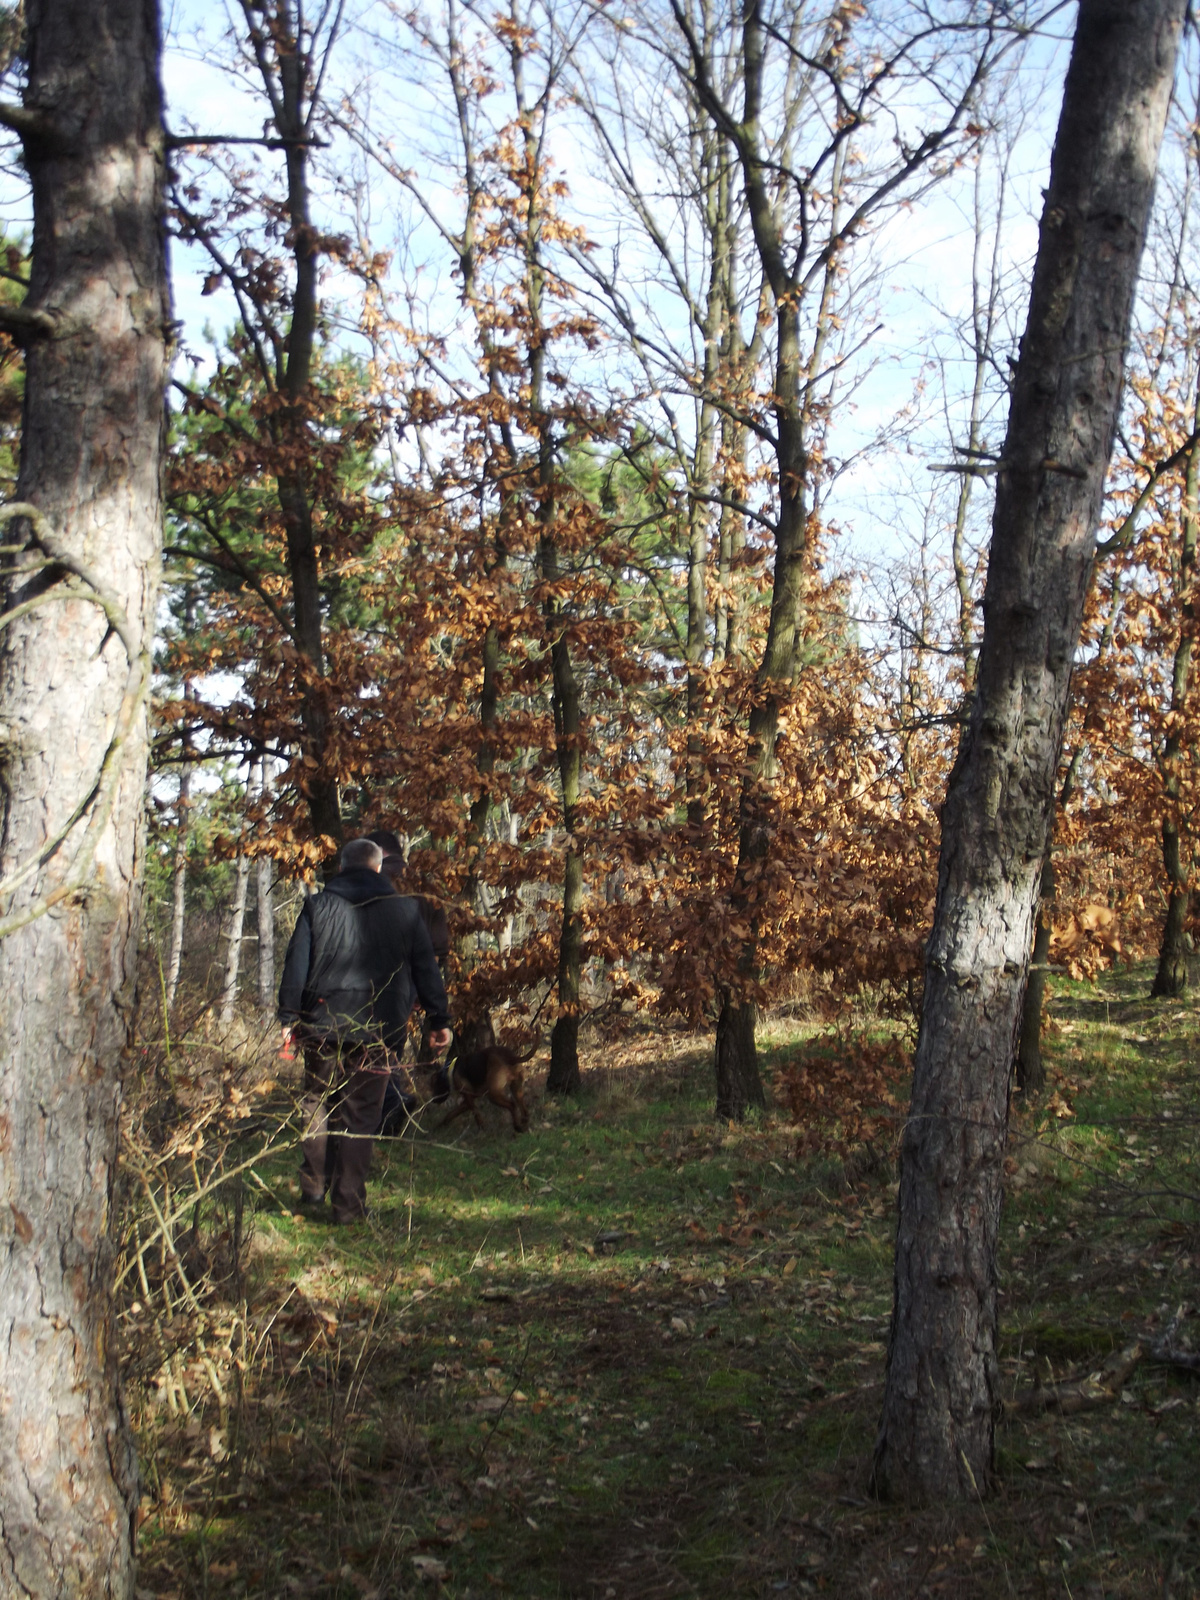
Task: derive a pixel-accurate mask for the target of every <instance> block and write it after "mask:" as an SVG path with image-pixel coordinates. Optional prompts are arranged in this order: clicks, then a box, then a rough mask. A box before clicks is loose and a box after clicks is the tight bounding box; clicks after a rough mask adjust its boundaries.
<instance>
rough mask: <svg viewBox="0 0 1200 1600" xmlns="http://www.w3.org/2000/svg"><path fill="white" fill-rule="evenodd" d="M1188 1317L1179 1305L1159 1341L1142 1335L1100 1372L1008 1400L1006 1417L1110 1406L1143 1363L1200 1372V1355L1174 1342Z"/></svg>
mask: <svg viewBox="0 0 1200 1600" xmlns="http://www.w3.org/2000/svg"><path fill="white" fill-rule="evenodd" d="M1186 1315H1187V1307H1186V1306H1180V1307H1179V1309H1178V1310H1177V1311H1176V1313H1175V1315H1174V1316H1173V1317H1172V1318H1171V1320H1170V1322H1169V1323H1168V1324H1167V1326H1166V1327H1165V1328H1164V1329H1163V1331H1162V1333H1161V1334H1160V1335H1159V1337H1158V1338H1157V1339H1151V1338H1150V1336H1149V1335H1148V1334H1147V1335H1143V1337H1142V1338H1140V1339H1139V1340H1138V1341H1137V1343H1136V1344H1131V1345H1127V1346H1126V1347H1125V1349H1124V1350H1118V1351H1115V1352H1114V1353H1113V1354H1112V1355H1111V1356H1109V1358H1108V1360H1107V1361H1106V1362H1105V1363H1104V1365H1103V1366H1102V1367H1101V1368H1100V1370H1099V1371H1098V1372H1075V1373H1072V1374H1071V1376H1070V1377H1067V1378H1063V1379H1061V1380H1060V1381H1059V1382H1058V1383H1050V1384H1045V1385H1042V1384H1039V1385H1037V1386H1036V1387H1035V1388H1033V1389H1031V1390H1030V1391H1029V1393H1028V1394H1023V1395H1017V1396H1015V1397H1014V1398H1013V1399H1012V1400H1006V1401H1005V1402H1004V1416H1005V1417H1029V1416H1036V1415H1037V1414H1038V1412H1041V1411H1061V1412H1063V1413H1064V1414H1069V1413H1071V1412H1073V1411H1087V1410H1089V1409H1090V1408H1091V1407H1092V1406H1103V1405H1109V1404H1111V1403H1112V1401H1114V1400H1117V1399H1119V1398H1120V1395H1121V1390H1122V1388H1123V1387H1124V1386H1125V1384H1126V1382H1127V1381H1128V1379H1129V1377H1130V1375H1131V1373H1132V1372H1133V1370H1134V1368H1135V1367H1136V1366H1137V1365H1138V1364H1139V1362H1142V1361H1154V1362H1157V1363H1158V1365H1159V1366H1164V1367H1174V1368H1175V1369H1176V1370H1177V1371H1179V1372H1196V1373H1200V1352H1197V1351H1195V1350H1181V1349H1180V1348H1179V1347H1178V1345H1176V1343H1175V1338H1176V1335H1177V1334H1178V1332H1179V1327H1180V1324H1181V1323H1182V1322H1183V1320H1184V1317H1185V1316H1186Z"/></svg>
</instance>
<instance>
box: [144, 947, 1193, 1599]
mask: <svg viewBox="0 0 1200 1600" xmlns="http://www.w3.org/2000/svg"><path fill="white" fill-rule="evenodd" d="M1148 983H1149V971H1148V970H1147V971H1143V970H1141V969H1133V970H1131V971H1129V972H1128V973H1121V974H1116V973H1110V974H1108V975H1106V976H1105V977H1104V978H1103V979H1102V980H1100V981H1098V982H1095V983H1073V982H1068V981H1066V980H1062V981H1057V982H1056V984H1055V991H1054V997H1053V1000H1052V1004H1051V1008H1050V1021H1049V1024H1048V1037H1047V1040H1046V1050H1047V1062H1048V1067H1049V1074H1050V1086H1049V1089H1048V1092H1047V1096H1046V1097H1045V1098H1044V1099H1043V1100H1042V1101H1041V1102H1040V1103H1039V1104H1038V1105H1036V1106H1035V1107H1033V1108H1031V1109H1029V1110H1022V1109H1019V1108H1018V1109H1015V1110H1014V1113H1013V1118H1012V1126H1011V1140H1010V1152H1009V1158H1008V1169H1009V1173H1008V1200H1007V1204H1006V1207H1005V1213H1004V1225H1003V1240H1002V1251H1001V1283H1002V1289H1003V1294H1002V1299H1001V1388H1002V1394H1003V1396H1004V1397H1005V1399H1006V1400H1007V1401H1012V1400H1013V1399H1014V1397H1024V1400H1023V1409H1021V1410H1020V1411H1018V1412H1016V1413H1014V1414H1012V1415H1010V1416H1008V1418H1007V1419H1006V1420H1005V1421H1004V1422H1003V1423H1002V1425H1001V1428H1000V1430H999V1433H998V1455H997V1463H996V1467H997V1472H996V1484H995V1487H994V1492H993V1494H992V1495H991V1496H990V1497H989V1498H987V1499H986V1500H985V1501H981V1502H980V1503H978V1504H976V1505H974V1506H968V1507H966V1508H949V1509H936V1508H935V1509H930V1510H926V1511H922V1512H913V1511H911V1510H905V1509H903V1508H900V1507H896V1506H881V1505H879V1504H877V1503H875V1502H874V1501H872V1500H870V1499H869V1498H868V1496H867V1490H866V1484H867V1479H868V1474H869V1469H870V1460H871V1451H872V1445H873V1434H874V1429H875V1426H876V1423H877V1420H878V1407H879V1394H880V1388H881V1384H882V1379H883V1369H884V1352H885V1340H886V1336H887V1327H888V1316H889V1310H890V1303H891V1281H890V1265H891V1251H892V1243H893V1233H894V1194H895V1183H894V1176H895V1175H894V1171H893V1167H892V1158H891V1155H890V1153H888V1151H886V1150H885V1149H884V1148H883V1147H882V1146H880V1147H879V1148H878V1149H877V1150H876V1151H875V1153H874V1154H873V1155H871V1154H864V1152H863V1150H862V1149H861V1148H860V1149H858V1150H857V1151H852V1152H851V1153H850V1154H849V1156H848V1157H847V1158H846V1159H842V1158H841V1157H840V1156H837V1155H835V1154H831V1153H829V1152H828V1151H826V1152H825V1153H822V1152H820V1151H817V1152H815V1153H813V1152H812V1151H811V1149H810V1146H811V1143H812V1141H811V1139H809V1138H807V1137H806V1134H808V1133H810V1132H811V1130H805V1129H800V1128H798V1127H797V1126H796V1125H794V1124H792V1123H789V1122H788V1121H787V1120H785V1118H784V1116H783V1115H782V1114H781V1113H780V1112H779V1111H777V1110H772V1111H769V1112H768V1114H767V1115H766V1117H765V1118H763V1119H761V1120H757V1121H751V1122H748V1123H746V1124H743V1125H740V1126H737V1127H735V1126H733V1125H727V1124H723V1123H720V1122H714V1121H713V1120H712V1118H711V1110H710V1107H711V1100H710V1099H709V1098H708V1096H709V1094H710V1088H711V1086H710V1072H711V1066H710V1059H709V1057H708V1056H707V1054H706V1053H705V1051H704V1049H703V1047H702V1045H701V1044H700V1042H699V1041H697V1040H696V1039H694V1038H691V1037H689V1036H686V1035H684V1034H672V1033H669V1032H665V1031H659V1032H645V1031H636V1030H633V1029H631V1030H630V1031H628V1032H627V1033H626V1034H625V1035H624V1036H623V1037H622V1038H620V1039H615V1038H612V1037H608V1038H604V1039H600V1038H597V1037H596V1036H595V1035H593V1036H592V1037H591V1039H590V1040H589V1042H588V1048H587V1050H586V1053H585V1072H584V1084H583V1090H582V1092H581V1093H580V1095H579V1096H577V1097H574V1098H572V1099H571V1100H569V1101H565V1102H556V1101H554V1100H550V1099H543V1098H542V1097H541V1095H540V1093H538V1092H537V1086H538V1079H537V1078H535V1079H534V1093H533V1095H532V1097H531V1098H532V1102H533V1106H534V1116H533V1123H532V1128H531V1132H530V1134H529V1135H528V1136H526V1137H523V1138H514V1136H513V1134H512V1132H511V1129H510V1128H509V1126H508V1124H507V1122H505V1121H502V1119H501V1118H500V1115H499V1113H495V1114H492V1115H490V1116H489V1118H488V1120H487V1125H486V1127H485V1129H484V1130H483V1132H480V1131H479V1130H477V1129H475V1128H474V1127H473V1125H468V1124H467V1123H466V1122H465V1121H460V1122H459V1123H457V1124H455V1125H454V1128H453V1130H451V1133H452V1137H448V1138H445V1139H444V1138H442V1137H441V1135H440V1133H439V1131H438V1129H437V1128H436V1126H433V1125H430V1126H428V1127H426V1128H423V1129H421V1130H420V1131H418V1133H417V1134H416V1137H415V1138H408V1139H404V1140H395V1141H390V1142H387V1143H382V1144H381V1145H380V1146H379V1148H378V1151H377V1160H376V1165H375V1168H374V1171H373V1178H372V1184H371V1199H372V1205H373V1215H372V1218H371V1220H370V1221H369V1222H368V1223H367V1224H365V1225H363V1226H360V1227H357V1228H352V1229H341V1230H337V1229H333V1228H330V1227H328V1226H326V1225H323V1224H321V1223H319V1222H313V1221H311V1220H309V1219H307V1218H305V1219H303V1220H301V1219H299V1218H298V1217H297V1216H295V1215H294V1214H293V1211H292V1207H293V1206H294V1205H295V1204H296V1193H297V1191H296V1189H295V1185H294V1180H293V1176H292V1172H293V1167H294V1156H293V1155H292V1153H291V1152H290V1151H289V1150H287V1149H284V1148H280V1147H278V1146H276V1147H275V1148H274V1150H273V1151H270V1152H268V1153H267V1154H266V1155H265V1156H264V1157H263V1158H262V1159H255V1160H254V1162H253V1165H252V1167H251V1168H249V1169H247V1172H248V1176H247V1177H246V1178H245V1179H243V1180H238V1179H236V1178H234V1179H230V1180H228V1181H227V1182H226V1183H225V1184H224V1186H223V1187H219V1188H217V1189H216V1190H215V1191H214V1192H213V1193H212V1195H211V1196H210V1198H208V1199H207V1200H206V1201H204V1202H203V1203H202V1205H201V1208H200V1211H199V1213H198V1214H194V1215H193V1230H192V1232H191V1233H190V1235H188V1236H187V1238H188V1240H190V1242H186V1241H185V1242H186V1248H185V1247H184V1243H180V1246H179V1249H180V1258H179V1261H180V1265H179V1268H178V1269H177V1270H175V1271H172V1270H170V1266H169V1263H168V1264H167V1266H168V1270H167V1272H166V1273H165V1282H166V1285H167V1287H166V1293H165V1299H164V1293H163V1282H162V1280H160V1279H157V1278H156V1277H155V1273H154V1271H153V1270H152V1269H151V1270H147V1272H146V1274H145V1278H144V1285H145V1287H144V1289H138V1290H136V1294H137V1298H135V1297H134V1296H135V1290H134V1288H133V1285H135V1284H136V1282H137V1278H138V1274H137V1272H136V1271H131V1272H130V1273H129V1275H128V1276H127V1277H126V1279H125V1289H124V1291H123V1293H124V1295H125V1299H124V1304H123V1308H122V1316H121V1327H122V1341H123V1349H124V1356H125V1372H126V1390H125V1392H126V1395H127V1397H128V1403H129V1406H130V1409H131V1413H132V1415H133V1418H134V1421H135V1424H136V1427H137V1431H138V1436H139V1444H140V1454H141V1460H142V1471H143V1481H144V1496H143V1507H142V1515H143V1518H144V1521H143V1526H142V1529H141V1551H142V1554H141V1559H140V1564H139V1577H138V1592H139V1594H140V1595H143V1596H155V1597H157V1600H176V1597H177V1600H184V1597H187V1600H192V1597H200V1596H217V1595H221V1596H225V1595H229V1596H235V1595H236V1596H243V1595H244V1596H247V1597H249V1596H262V1597H268V1596H270V1597H274V1596H284V1595H293V1594H295V1595H321V1596H329V1597H333V1596H337V1597H344V1600H350V1597H357V1596H371V1595H374V1596H376V1597H378V1600H385V1597H387V1596H401V1595H405V1596H407V1595H415V1594H424V1593H428V1594H434V1593H438V1594H441V1595H443V1596H445V1597H446V1600H466V1597H467V1596H483V1595H489V1594H508V1595H520V1596H526V1595H527V1596H531V1597H532V1596H538V1597H541V1596H547V1597H549V1596H563V1597H566V1596H571V1597H575V1596H579V1597H585V1596H586V1597H589V1600H590V1597H593V1596H594V1597H598V1600H599V1597H608V1600H627V1597H628V1600H632V1597H646V1600H649V1597H651V1596H654V1597H659V1596H661V1597H666V1596H693V1595H694V1596H707V1595H716V1594H720V1593H724V1594H737V1595H764V1596H765V1595H773V1594H787V1593H792V1594H797V1595H801V1594H828V1595H839V1596H860V1595H861V1596H864V1597H868V1596H870V1597H897V1600H898V1597H900V1596H919V1595H944V1596H965V1595H971V1596H981V1597H991V1596H996V1597H1001V1596H1018V1595H1019V1596H1026V1595H1028V1596H1049V1595H1055V1596H1057V1595H1063V1596H1075V1597H1079V1596H1084V1595H1087V1596H1096V1597H1099V1596H1101V1595H1103V1596H1106V1597H1115V1596H1147V1595H1151V1594H1155V1595H1164V1596H1166V1595H1170V1596H1173V1597H1175V1600H1184V1597H1186V1596H1192V1595H1196V1594H1200V1488H1198V1487H1197V1482H1196V1475H1195V1445H1194V1441H1195V1431H1196V1423H1197V1410H1198V1409H1200V1388H1198V1386H1197V1381H1196V1377H1195V1376H1194V1375H1192V1374H1188V1373H1187V1372H1185V1371H1181V1370H1177V1369H1175V1368H1172V1367H1171V1366H1169V1365H1165V1364H1162V1363H1160V1362H1158V1361H1156V1360H1154V1359H1153V1358H1152V1356H1151V1355H1149V1354H1147V1353H1146V1346H1147V1345H1150V1344H1153V1343H1154V1341H1155V1340H1157V1339H1161V1337H1162V1335H1163V1332H1164V1329H1165V1328H1166V1326H1167V1325H1168V1324H1170V1323H1171V1322H1172V1320H1173V1319H1175V1318H1176V1313H1177V1312H1178V1311H1179V1310H1180V1309H1181V1308H1182V1312H1183V1315H1182V1317H1181V1318H1180V1319H1179V1320H1177V1321H1176V1322H1175V1325H1174V1330H1173V1332H1172V1339H1173V1340H1174V1341H1175V1342H1176V1344H1177V1346H1178V1347H1183V1346H1186V1345H1187V1343H1188V1333H1189V1330H1190V1331H1191V1333H1192V1335H1193V1338H1194V1334H1195V1329H1196V1313H1197V1311H1198V1309H1200V1307H1198V1306H1197V1302H1198V1301H1200V1294H1198V1293H1197V1273H1198V1270H1200V1218H1198V1216H1197V1199H1198V1197H1200V1173H1198V1171H1197V1165H1198V1158H1200V1139H1198V1137H1197V1131H1198V1122H1197V1115H1196V1112H1195V1109H1194V1108H1195V1105H1196V1099H1197V1095H1196V1090H1197V1083H1196V1078H1197V1065H1196V1061H1195V1044H1196V1035H1197V1024H1198V1022H1200V1014H1198V1009H1197V1005H1196V1002H1195V1001H1194V1000H1193V999H1190V998H1188V999H1185V1000H1183V1001H1173V1002H1169V1003H1167V1004H1166V1005H1164V1004H1163V1003H1161V1002H1155V1003H1150V1002H1148V1001H1146V1000H1145V999H1144V998H1143V996H1144V995H1145V993H1146V992H1147V988H1148ZM871 1025H872V1026H873V1027H876V1028H880V1027H882V1026H884V1025H883V1024H879V1023H877V1022H872V1024H871ZM811 1031H812V1030H811V1029H810V1028H808V1027H806V1026H804V1025H803V1024H802V1023H801V1022H800V1021H797V1020H793V1019H788V1020H776V1021H775V1022H773V1023H770V1024H768V1025H767V1026H766V1027H765V1028H764V1039H763V1043H764V1052H763V1053H764V1064H765V1068H766V1077H767V1081H768V1085H769V1086H770V1087H771V1088H777V1087H778V1085H779V1084H780V1082H781V1074H782V1073H783V1072H784V1071H785V1068H786V1066H787V1063H788V1062H789V1060H791V1059H793V1058H794V1057H795V1056H796V1054H797V1053H798V1052H802V1051H803V1050H804V1048H805V1046H806V1042H807V1040H808V1039H809V1037H810V1035H811ZM187 1050H188V1046H187V1044H186V1043H184V1044H182V1045H181V1044H179V1043H178V1042H177V1043H176V1045H175V1047H174V1053H173V1056H172V1063H173V1065H172V1068H171V1070H172V1072H173V1073H175V1074H177V1075H178V1076H177V1077H176V1080H175V1081H176V1082H177V1083H178V1082H181V1081H183V1080H184V1077H185V1076H186V1069H185V1067H184V1066H183V1065H182V1063H184V1062H186V1060H187ZM142 1059H143V1060H144V1061H146V1060H149V1059H150V1058H149V1057H148V1056H143V1058H142ZM162 1066H163V1064H162V1063H161V1062H159V1063H157V1070H153V1069H152V1070H153V1075H154V1076H155V1078H156V1079H157V1078H158V1076H159V1073H160V1072H161V1070H162ZM218 1075H219V1074H218ZM285 1091H286V1085H281V1086H280V1087H277V1088H273V1089H271V1090H270V1091H269V1092H268V1093H267V1095H266V1096H264V1097H262V1098H260V1099H258V1100H257V1101H256V1100H255V1099H254V1097H253V1096H252V1095H248V1096H247V1101H246V1104H250V1103H253V1104H254V1105H255V1110H254V1111H253V1113H252V1114H250V1115H248V1116H245V1117H243V1118H241V1119H240V1120H236V1121H235V1122H234V1123H233V1124H231V1126H232V1127H234V1128H235V1129H237V1130H239V1131H237V1133H236V1137H235V1138H234V1139H233V1140H232V1142H231V1143H230V1144H229V1145H228V1147H226V1148H225V1149H224V1154H223V1156H222V1158H221V1159H222V1160H224V1161H225V1162H226V1163H227V1164H228V1165H230V1166H235V1165H237V1162H235V1161H233V1160H232V1155H233V1153H234V1152H239V1151H246V1152H251V1153H252V1152H253V1151H254V1150H256V1149H258V1148H260V1147H261V1145H262V1144H263V1142H264V1137H265V1131H266V1130H268V1129H269V1128H270V1127H271V1126H273V1125H274V1124H275V1123H277V1121H278V1118H279V1115H280V1113H281V1112H282V1113H284V1114H286V1093H285ZM232 1092H233V1094H234V1095H235V1096H238V1097H239V1098H240V1091H238V1090H236V1089H234V1090H233V1091H232ZM223 1100H224V1103H225V1105H226V1106H228V1105H229V1104H230V1090H229V1087H228V1085H227V1087H226V1090H225V1091H224V1095H223ZM234 1103H235V1104H236V1103H237V1101H235V1102H234ZM772 1103H773V1104H774V1097H773V1102H772ZM239 1109H240V1108H239ZM439 1115H440V1113H439ZM193 1142H194V1141H193ZM201 1142H202V1143H203V1141H201ZM210 1142H211V1141H210ZM136 1148H137V1146H136V1140H135V1149H136ZM805 1151H808V1153H803V1152H805ZM241 1159H246V1156H245V1155H242V1156H241ZM192 1160H193V1162H194V1161H195V1152H194V1151H193V1154H192ZM143 1170H145V1169H143ZM162 1170H165V1168H164V1169H162ZM197 1170H198V1169H197ZM200 1175H201V1176H202V1173H201V1174H200ZM151 1187H153V1185H151ZM235 1191H236V1194H235ZM159 1192H160V1193H161V1190H160V1191H159ZM127 1198H128V1205H129V1206H130V1207H131V1208H132V1209H135V1210H136V1209H141V1210H142V1211H143V1215H144V1208H142V1207H134V1206H133V1200H132V1190H130V1191H129V1196H128V1197H127ZM126 1220H127V1221H128V1220H129V1219H128V1218H127V1219H126ZM234 1239H237V1240H238V1241H240V1247H239V1249H238V1251H237V1258H236V1261H235V1260H234V1259H233V1256H232V1254H231V1242H232V1241H233V1240H234ZM153 1258H154V1252H153V1251H152V1250H147V1251H146V1252H145V1254H144V1256H143V1262H144V1264H146V1265H147V1267H148V1268H149V1263H150V1262H151V1260H152V1259H153ZM126 1259H127V1260H128V1259H129V1258H128V1255H127V1257H126ZM181 1274H182V1276H187V1277H188V1278H189V1281H191V1280H192V1279H194V1280H195V1284H194V1296H195V1301H194V1305H193V1306H192V1307H191V1308H189V1306H188V1305H187V1304H186V1299H185V1296H184V1295H183V1293H182V1292H181V1290H180V1287H179V1286H180V1283H181V1282H182V1276H181ZM146 1291H149V1292H148V1293H147V1292H146ZM1139 1339H1141V1340H1142V1341H1143V1343H1142V1347H1141V1356H1140V1358H1138V1357H1137V1354H1136V1352H1135V1363H1136V1364H1134V1365H1133V1366H1132V1368H1131V1369H1130V1370H1128V1371H1127V1372H1125V1375H1124V1378H1123V1381H1119V1382H1118V1383H1117V1384H1116V1386H1115V1387H1114V1388H1113V1391H1112V1393H1111V1394H1110V1393H1107V1392H1105V1391H1104V1389H1103V1380H1101V1382H1100V1383H1098V1384H1094V1385H1093V1387H1092V1390H1091V1392H1090V1394H1089V1396H1088V1397H1087V1399H1085V1401H1084V1403H1083V1405H1082V1408H1081V1409H1078V1410H1071V1409H1070V1407H1071V1402H1070V1401H1068V1402H1066V1403H1064V1404H1062V1405H1051V1406H1050V1407H1048V1408H1046V1409H1041V1410H1038V1409H1035V1408H1036V1407H1037V1405H1038V1402H1036V1401H1035V1402H1032V1403H1031V1401H1030V1396H1031V1394H1032V1393H1033V1391H1034V1390H1035V1388H1036V1387H1037V1386H1038V1385H1042V1386H1046V1385H1049V1384H1051V1383H1057V1382H1061V1381H1062V1380H1064V1379H1067V1378H1086V1377H1087V1375H1088V1374H1089V1373H1098V1372H1102V1371H1103V1369H1104V1364H1105V1362H1106V1361H1110V1369H1111V1365H1112V1364H1114V1360H1115V1358H1116V1357H1117V1356H1118V1354H1119V1352H1121V1351H1122V1350H1126V1351H1127V1350H1129V1349H1130V1347H1132V1346H1134V1345H1135V1344H1136V1342H1137V1341H1138V1340H1139ZM164 1354H165V1355H166V1356H167V1360H166V1362H165V1363H164V1361H163V1356H164ZM1110 1358H1113V1360H1110ZM239 1363H240V1368H239ZM168 1373H169V1374H173V1375H174V1376H173V1377H167V1376H165V1374H168Z"/></svg>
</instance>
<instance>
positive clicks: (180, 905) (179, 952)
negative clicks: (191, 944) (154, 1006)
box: [165, 761, 192, 1015]
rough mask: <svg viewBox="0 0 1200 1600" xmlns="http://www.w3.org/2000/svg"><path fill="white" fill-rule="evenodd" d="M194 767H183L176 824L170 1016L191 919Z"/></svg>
mask: <svg viewBox="0 0 1200 1600" xmlns="http://www.w3.org/2000/svg"><path fill="white" fill-rule="evenodd" d="M191 805H192V768H191V764H190V763H189V762H186V761H185V762H184V764H183V766H181V767H180V769H179V802H178V812H179V820H178V822H177V824H176V827H175V861H174V865H173V868H172V873H171V948H170V952H169V954H168V956H167V975H166V997H165V998H166V1007H167V1014H168V1015H170V1013H171V1011H172V1009H173V1007H174V1005H175V991H176V990H177V989H178V988H179V974H180V971H181V970H182V968H183V935H184V927H185V923H186V918H187V851H188V834H189V832H190V831H191V829H190V826H189V824H190V822H191Z"/></svg>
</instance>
